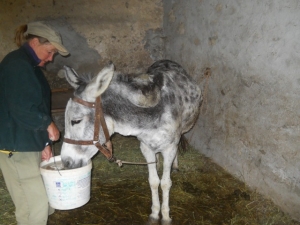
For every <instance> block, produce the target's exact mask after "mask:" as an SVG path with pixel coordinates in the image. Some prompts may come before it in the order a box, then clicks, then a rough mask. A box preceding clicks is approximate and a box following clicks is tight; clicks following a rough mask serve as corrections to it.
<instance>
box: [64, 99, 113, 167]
mask: <svg viewBox="0 0 300 225" xmlns="http://www.w3.org/2000/svg"><path fill="white" fill-rule="evenodd" d="M72 100H73V101H74V102H77V103H79V104H82V105H84V106H87V107H89V108H95V124H94V137H93V140H87V141H84V140H73V139H69V138H64V142H66V143H68V144H74V145H95V146H96V147H97V148H98V150H99V151H100V152H101V153H102V154H103V155H104V156H105V157H106V158H107V159H108V160H109V161H115V158H114V156H113V150H112V144H111V141H110V139H109V138H110V136H109V132H108V129H107V125H106V122H105V119H104V115H103V110H102V104H101V97H100V96H98V97H97V98H96V101H95V102H87V101H84V100H82V99H80V98H77V97H73V98H72ZM100 127H102V130H103V133H104V136H105V140H106V142H105V143H104V144H102V145H101V144H100Z"/></svg>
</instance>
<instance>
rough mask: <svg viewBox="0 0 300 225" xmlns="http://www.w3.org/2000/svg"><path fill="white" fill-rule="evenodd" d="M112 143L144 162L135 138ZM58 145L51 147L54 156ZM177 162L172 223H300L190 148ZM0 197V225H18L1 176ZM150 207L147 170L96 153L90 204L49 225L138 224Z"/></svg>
mask: <svg viewBox="0 0 300 225" xmlns="http://www.w3.org/2000/svg"><path fill="white" fill-rule="evenodd" d="M112 141H113V144H114V152H115V156H116V157H117V158H119V159H122V160H124V161H138V162H140V161H143V160H144V159H143V156H142V154H141V153H140V151H139V142H138V141H137V140H136V138H134V137H126V138H125V137H122V136H120V135H115V136H114V137H113V139H112ZM60 145H61V143H56V144H55V145H54V149H55V154H56V155H59V149H60ZM179 163H180V171H179V172H178V173H173V174H172V180H173V187H172V189H171V193H170V208H171V217H172V219H173V225H300V223H299V222H296V221H293V220H292V219H291V218H289V217H288V216H287V215H285V214H284V213H282V212H281V211H280V210H279V209H278V208H277V207H276V206H275V205H274V204H272V202H271V201H269V200H267V199H264V198H263V197H262V196H261V195H259V194H258V193H256V192H255V191H251V190H250V189H248V188H247V187H246V186H245V184H244V183H242V182H240V181H238V180H237V179H235V178H234V177H232V176H231V175H230V174H228V173H226V172H225V171H224V170H223V169H222V168H220V167H219V166H217V165H216V164H214V163H212V162H211V161H210V160H209V159H208V158H205V157H203V156H202V155H200V154H199V153H197V152H196V151H195V150H193V149H192V148H189V151H188V152H186V153H184V154H182V155H180V156H179ZM0 196H1V198H0V205H1V206H2V207H1V208H2V210H1V211H0V224H1V225H14V224H16V223H15V222H14V206H13V204H12V202H11V200H10V197H9V195H8V192H7V190H6V187H5V184H4V181H3V177H2V174H1V173H0ZM150 208H151V193H150V187H149V185H148V172H147V167H146V166H143V165H142V166H141V165H140V166H137V165H124V166H123V167H121V168H119V167H118V166H117V165H116V164H112V163H109V162H108V161H107V160H106V159H105V158H104V157H103V156H102V155H100V154H98V155H97V156H96V157H94V159H93V170H92V187H91V199H90V201H89V202H88V203H87V204H86V205H84V206H82V207H80V208H78V209H73V210H66V211H63V210H62V211H61V210H56V212H55V213H54V214H53V215H51V216H50V217H49V220H48V225H92V224H98V225H102V224H103V225H119V224H121V225H142V224H145V222H146V221H147V218H148V215H149V214H150Z"/></svg>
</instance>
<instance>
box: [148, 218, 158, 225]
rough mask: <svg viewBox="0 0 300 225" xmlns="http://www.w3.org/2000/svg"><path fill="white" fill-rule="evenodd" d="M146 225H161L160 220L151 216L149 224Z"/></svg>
mask: <svg viewBox="0 0 300 225" xmlns="http://www.w3.org/2000/svg"><path fill="white" fill-rule="evenodd" d="M146 225H159V219H156V218H153V217H151V216H149V218H148V222H147V223H146Z"/></svg>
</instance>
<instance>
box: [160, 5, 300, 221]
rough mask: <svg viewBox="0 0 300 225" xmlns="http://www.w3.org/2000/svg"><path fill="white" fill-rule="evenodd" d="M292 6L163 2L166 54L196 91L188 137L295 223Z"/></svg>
mask: <svg viewBox="0 0 300 225" xmlns="http://www.w3.org/2000/svg"><path fill="white" fill-rule="evenodd" d="M299 12H300V3H299V1H297V0H287V1H280V0H265V1H237V0H233V1H220V0H210V1H202V0H189V1H185V0H177V1H174V0H173V1H170V0H164V32H165V35H166V50H165V53H166V56H167V58H170V59H173V60H176V61H178V62H179V63H181V64H182V65H183V66H184V67H185V68H186V69H187V71H188V72H189V73H191V74H192V75H193V76H194V77H195V78H196V79H197V80H198V82H199V84H200V85H201V86H202V88H203V91H204V99H205V101H204V106H203V108H202V113H201V115H200V118H199V121H198V123H197V124H196V126H195V127H194V129H193V130H192V131H191V132H190V133H189V134H188V137H189V138H190V140H191V141H192V143H193V144H194V145H195V146H196V147H197V148H198V149H199V150H200V151H201V152H202V153H204V154H205V155H207V156H209V157H211V158H212V159H213V160H214V161H215V162H217V163H218V164H220V165H221V166H223V167H224V168H226V169H227V170H228V171H229V172H230V173H232V174H234V175H235V176H237V177H238V178H240V179H242V180H244V181H245V182H246V183H247V184H248V185H250V186H251V187H252V188H253V189H257V190H258V191H259V192H261V193H263V194H264V195H265V196H267V197H269V198H271V199H272V200H273V201H274V202H275V203H276V204H278V205H279V206H280V207H281V208H282V209H283V210H284V211H286V212H289V213H290V214H291V215H292V216H293V217H294V218H296V219H298V220H300V210H299V209H300V151H299V150H300V147H299V146H300V138H299V136H300V120H299V118H300V76H299V73H300V72H299V71H300V13H299Z"/></svg>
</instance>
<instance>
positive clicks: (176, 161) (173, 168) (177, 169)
mask: <svg viewBox="0 0 300 225" xmlns="http://www.w3.org/2000/svg"><path fill="white" fill-rule="evenodd" d="M178 171H179V168H178V152H177V153H176V156H175V159H174V161H173V164H172V172H173V173H177V172H178Z"/></svg>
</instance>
